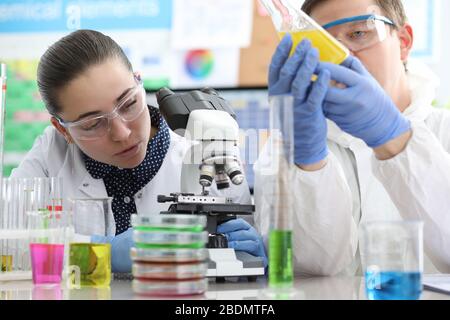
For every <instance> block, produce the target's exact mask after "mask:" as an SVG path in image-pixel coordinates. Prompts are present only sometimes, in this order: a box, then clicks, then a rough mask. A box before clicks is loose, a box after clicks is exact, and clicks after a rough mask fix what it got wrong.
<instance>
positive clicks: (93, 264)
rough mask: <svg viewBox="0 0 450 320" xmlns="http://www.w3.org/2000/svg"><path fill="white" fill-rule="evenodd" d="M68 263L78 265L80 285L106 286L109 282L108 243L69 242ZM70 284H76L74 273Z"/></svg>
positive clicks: (109, 258)
mask: <svg viewBox="0 0 450 320" xmlns="http://www.w3.org/2000/svg"><path fill="white" fill-rule="evenodd" d="M69 265H71V266H78V267H79V270H80V273H81V274H80V280H81V283H79V284H80V285H81V286H92V287H107V286H109V284H110V282H111V245H110V244H109V243H71V244H70V253H69ZM70 282H71V285H76V284H77V279H76V275H75V274H71V275H70Z"/></svg>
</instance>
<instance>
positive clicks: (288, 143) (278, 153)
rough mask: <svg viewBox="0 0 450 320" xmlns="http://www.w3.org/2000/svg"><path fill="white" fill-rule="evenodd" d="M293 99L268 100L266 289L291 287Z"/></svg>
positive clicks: (286, 97) (281, 97)
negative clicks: (269, 201)
mask: <svg viewBox="0 0 450 320" xmlns="http://www.w3.org/2000/svg"><path fill="white" fill-rule="evenodd" d="M293 129H294V125H293V98H292V97H290V96H274V97H271V98H270V135H271V137H270V140H269V141H270V149H271V154H272V156H273V157H274V158H273V159H274V162H273V165H274V168H273V169H274V171H273V173H274V179H273V182H274V183H273V185H272V188H273V190H272V193H273V208H272V215H271V219H270V233H269V287H270V288H274V289H278V288H291V287H292V285H293V279H294V274H293V262H292V258H293V257H292V232H293V230H292V219H293V212H292V211H293V205H292V204H293V199H292V197H293V190H292V189H291V185H290V183H289V181H290V179H289V171H290V166H292V165H293V164H294V143H293V142H294V138H293V137H294V135H293Z"/></svg>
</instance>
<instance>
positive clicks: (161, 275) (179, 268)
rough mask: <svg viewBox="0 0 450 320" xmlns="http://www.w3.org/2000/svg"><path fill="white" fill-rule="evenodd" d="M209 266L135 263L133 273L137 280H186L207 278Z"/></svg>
mask: <svg viewBox="0 0 450 320" xmlns="http://www.w3.org/2000/svg"><path fill="white" fill-rule="evenodd" d="M207 270H208V264H207V263H206V262H200V263H182V264H180V263H136V262H135V263H133V267H132V273H133V277H134V278H135V279H140V280H145V279H167V280H181V279H183V280H186V279H202V278H205V277H206V271H207Z"/></svg>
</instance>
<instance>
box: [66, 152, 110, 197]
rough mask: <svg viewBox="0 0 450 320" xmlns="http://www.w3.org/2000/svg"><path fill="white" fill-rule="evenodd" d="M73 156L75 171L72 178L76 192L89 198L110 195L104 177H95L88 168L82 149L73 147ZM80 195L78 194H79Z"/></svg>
mask: <svg viewBox="0 0 450 320" xmlns="http://www.w3.org/2000/svg"><path fill="white" fill-rule="evenodd" d="M72 150H73V152H74V157H73V163H72V167H73V173H72V174H71V178H72V179H71V180H72V181H73V186H74V188H75V190H74V191H75V192H76V193H77V194H79V195H80V196H82V197H88V198H105V197H107V196H108V194H107V192H106V187H105V184H104V182H103V179H94V178H93V177H92V176H91V175H90V174H89V172H88V171H87V170H86V166H85V165H84V160H83V157H82V155H81V150H80V149H79V148H78V147H75V148H73V149H72ZM77 196H78V195H77Z"/></svg>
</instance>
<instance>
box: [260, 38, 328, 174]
mask: <svg viewBox="0 0 450 320" xmlns="http://www.w3.org/2000/svg"><path fill="white" fill-rule="evenodd" d="M291 46H292V40H291V37H290V36H288V35H287V36H285V37H284V38H283V40H282V41H281V42H280V44H279V45H278V47H277V50H276V52H275V54H274V56H273V58H272V62H271V64H270V69H269V95H270V96H276V95H292V96H293V98H294V99H293V101H294V119H293V120H294V162H295V163H296V164H299V165H309V164H314V163H317V162H319V161H321V160H323V159H325V158H326V157H327V155H328V148H327V143H326V141H327V123H326V119H325V116H324V114H323V110H322V104H323V101H324V98H325V94H326V92H327V89H328V82H329V81H330V75H329V72H328V71H327V70H324V71H322V72H320V73H319V77H318V79H317V81H316V82H312V81H311V78H312V76H313V74H315V73H316V71H317V67H318V65H319V52H318V51H317V49H315V48H312V46H311V42H310V41H309V40H307V39H306V40H303V41H302V42H301V43H300V44H299V45H298V46H297V48H296V50H295V53H294V54H293V55H292V57H291V58H288V56H289V52H290V50H291Z"/></svg>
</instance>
